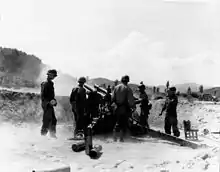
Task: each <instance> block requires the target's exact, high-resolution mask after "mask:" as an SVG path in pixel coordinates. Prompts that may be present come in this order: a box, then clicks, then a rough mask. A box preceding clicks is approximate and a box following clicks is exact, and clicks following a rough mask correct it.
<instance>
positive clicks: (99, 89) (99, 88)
mask: <svg viewBox="0 0 220 172" xmlns="http://www.w3.org/2000/svg"><path fill="white" fill-rule="evenodd" d="M94 87H95V88H96V89H97V91H99V92H102V93H103V94H105V95H106V94H108V92H107V90H106V89H104V88H102V87H100V86H98V85H97V84H95V85H94Z"/></svg>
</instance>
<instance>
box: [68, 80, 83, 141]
mask: <svg viewBox="0 0 220 172" xmlns="http://www.w3.org/2000/svg"><path fill="white" fill-rule="evenodd" d="M85 82H86V78H85V77H80V78H79V80H78V85H77V86H76V87H75V88H73V89H72V92H71V95H70V103H71V105H72V111H73V114H74V120H75V129H74V137H76V135H77V133H78V132H83V130H84V129H85V127H86V126H85V125H86V123H85V122H86V114H85V113H86V89H85V88H84V87H83V85H84V84H85Z"/></svg>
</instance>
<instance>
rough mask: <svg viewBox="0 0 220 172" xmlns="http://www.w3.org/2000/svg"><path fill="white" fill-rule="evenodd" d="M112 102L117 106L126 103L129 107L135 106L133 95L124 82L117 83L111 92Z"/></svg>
mask: <svg viewBox="0 0 220 172" xmlns="http://www.w3.org/2000/svg"><path fill="white" fill-rule="evenodd" d="M112 102H114V103H116V105H119V106H120V105H126V106H129V107H130V108H133V107H135V101H134V96H133V92H132V90H131V88H130V87H129V86H127V85H124V84H119V85H117V86H116V87H115V89H114V91H113V94H112Z"/></svg>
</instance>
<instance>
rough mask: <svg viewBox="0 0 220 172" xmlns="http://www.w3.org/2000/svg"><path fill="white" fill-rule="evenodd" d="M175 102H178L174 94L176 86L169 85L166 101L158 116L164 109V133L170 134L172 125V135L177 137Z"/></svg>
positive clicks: (178, 133) (178, 134)
mask: <svg viewBox="0 0 220 172" xmlns="http://www.w3.org/2000/svg"><path fill="white" fill-rule="evenodd" d="M177 104H178V98H177V96H176V88H175V87H171V88H169V90H168V91H167V97H166V101H165V104H164V106H163V108H162V111H161V113H160V114H159V116H161V115H162V113H163V112H164V111H165V110H166V116H165V126H164V129H165V133H166V134H171V127H172V130H173V134H174V136H176V137H179V136H180V132H179V129H178V120H177V111H176V109H177Z"/></svg>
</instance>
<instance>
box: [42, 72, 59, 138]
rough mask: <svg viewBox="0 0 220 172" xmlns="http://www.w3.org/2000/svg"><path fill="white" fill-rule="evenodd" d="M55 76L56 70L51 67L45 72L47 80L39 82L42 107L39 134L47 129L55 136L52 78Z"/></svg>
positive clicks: (54, 101) (45, 132) (43, 133)
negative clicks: (41, 121) (41, 122)
mask: <svg viewBox="0 0 220 172" xmlns="http://www.w3.org/2000/svg"><path fill="white" fill-rule="evenodd" d="M55 77H57V71H56V70H54V69H52V70H49V71H48V72H47V81H45V82H42V83H41V106H42V108H43V125H42V127H41V135H46V134H47V133H48V130H49V132H50V136H51V137H54V138H56V124H57V119H56V116H55V112H54V106H56V105H57V101H56V99H55V93H54V83H53V82H52V80H53V79H54V78H55Z"/></svg>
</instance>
